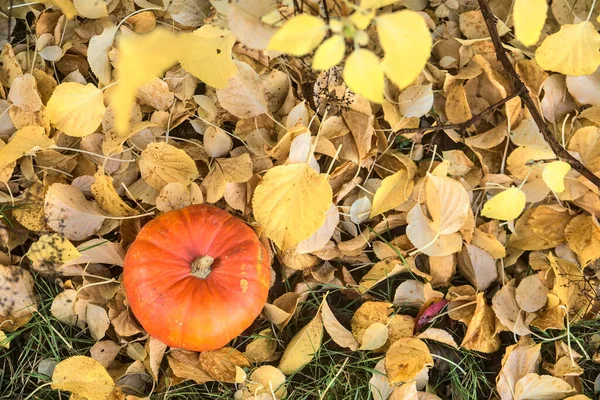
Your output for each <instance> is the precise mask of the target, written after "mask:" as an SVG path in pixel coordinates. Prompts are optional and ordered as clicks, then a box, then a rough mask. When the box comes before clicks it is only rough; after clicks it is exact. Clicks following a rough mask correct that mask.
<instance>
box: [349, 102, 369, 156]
mask: <svg viewBox="0 0 600 400" xmlns="http://www.w3.org/2000/svg"><path fill="white" fill-rule="evenodd" d="M342 116H343V118H344V122H346V125H347V126H348V128H350V133H351V134H352V138H353V139H354V143H355V145H356V149H357V151H358V160H359V161H360V160H362V159H364V158H365V157H366V156H367V154H368V153H369V151H370V150H371V138H372V137H373V133H374V128H373V119H374V117H373V114H372V112H371V107H370V106H368V107H367V108H366V109H365V110H361V111H357V110H353V109H350V110H346V111H344V112H343V113H342Z"/></svg>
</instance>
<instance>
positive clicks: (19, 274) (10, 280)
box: [0, 264, 37, 332]
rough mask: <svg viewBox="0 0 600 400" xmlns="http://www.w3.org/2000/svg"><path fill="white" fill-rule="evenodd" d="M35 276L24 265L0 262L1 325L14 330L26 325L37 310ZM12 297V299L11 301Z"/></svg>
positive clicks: (7, 329)
mask: <svg viewBox="0 0 600 400" xmlns="http://www.w3.org/2000/svg"><path fill="white" fill-rule="evenodd" d="M36 296H37V295H36V293H35V291H34V289H33V277H32V276H31V274H30V273H29V272H28V271H27V270H26V269H25V268H23V267H22V266H17V265H14V266H13V265H7V266H5V265H2V264H0V299H6V300H2V301H0V325H2V330H3V331H4V332H14V331H15V330H17V329H18V328H20V327H21V326H23V325H25V324H26V323H27V321H29V320H30V319H31V317H32V316H33V313H34V312H36V310H37V300H36ZM9 299H10V301H9Z"/></svg>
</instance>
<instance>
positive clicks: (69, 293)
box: [50, 289, 77, 326]
mask: <svg viewBox="0 0 600 400" xmlns="http://www.w3.org/2000/svg"><path fill="white" fill-rule="evenodd" d="M76 298H77V291H76V290H73V289H67V290H65V291H64V292H60V293H59V294H58V295H57V296H56V297H55V298H54V300H52V306H51V307H50V313H51V314H52V316H53V317H54V318H56V319H57V320H59V321H60V322H62V323H64V324H68V325H73V326H74V325H75V324H76V323H77V314H76V313H75V300H76Z"/></svg>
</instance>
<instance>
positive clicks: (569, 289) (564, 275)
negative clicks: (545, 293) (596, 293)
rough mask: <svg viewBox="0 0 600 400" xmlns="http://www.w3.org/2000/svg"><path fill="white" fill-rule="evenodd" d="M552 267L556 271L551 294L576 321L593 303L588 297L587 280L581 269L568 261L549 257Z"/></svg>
mask: <svg viewBox="0 0 600 400" xmlns="http://www.w3.org/2000/svg"><path fill="white" fill-rule="evenodd" d="M549 259H550V265H551V266H552V270H553V271H554V286H553V287H552V291H551V293H552V294H554V295H556V296H557V297H558V299H559V300H560V302H561V304H562V305H564V306H566V307H567V311H568V312H569V313H570V314H573V313H574V314H575V315H576V319H578V318H579V317H581V316H583V315H584V314H585V313H586V312H587V310H588V309H589V307H591V305H592V304H591V302H590V301H589V299H588V298H587V295H586V280H585V278H584V276H583V272H582V270H581V268H580V267H579V266H578V265H577V264H575V263H573V262H571V261H568V260H565V259H562V258H559V259H556V258H554V257H553V256H552V255H551V254H550V255H549Z"/></svg>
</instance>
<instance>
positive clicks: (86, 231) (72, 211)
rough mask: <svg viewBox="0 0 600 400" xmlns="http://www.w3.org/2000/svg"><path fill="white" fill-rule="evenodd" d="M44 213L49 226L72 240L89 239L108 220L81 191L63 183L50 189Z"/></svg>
mask: <svg viewBox="0 0 600 400" xmlns="http://www.w3.org/2000/svg"><path fill="white" fill-rule="evenodd" d="M44 212H45V214H46V222H47V224H48V226H50V228H52V230H54V231H55V232H57V233H59V234H61V235H63V236H64V237H66V238H67V239H70V240H84V239H87V238H88V237H89V236H91V235H93V234H94V233H96V232H98V231H99V230H100V228H101V227H102V224H103V223H104V221H105V219H106V216H105V215H104V214H103V213H102V211H101V210H100V208H99V207H98V206H97V205H96V204H95V203H92V202H90V201H88V200H86V199H85V196H84V195H83V193H81V191H80V190H79V189H77V188H76V187H74V186H70V185H65V184H62V183H55V184H53V185H52V186H50V187H49V188H48V192H47V194H46V200H45V203H44Z"/></svg>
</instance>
